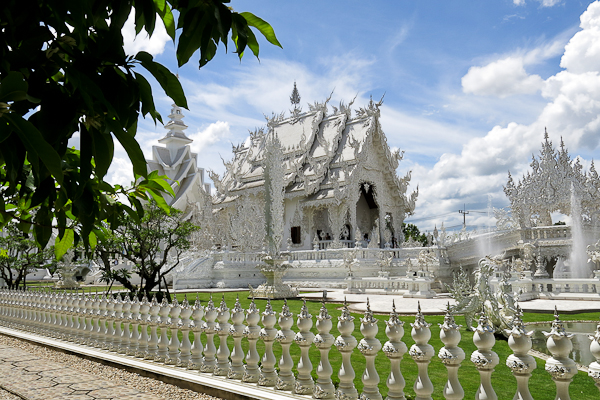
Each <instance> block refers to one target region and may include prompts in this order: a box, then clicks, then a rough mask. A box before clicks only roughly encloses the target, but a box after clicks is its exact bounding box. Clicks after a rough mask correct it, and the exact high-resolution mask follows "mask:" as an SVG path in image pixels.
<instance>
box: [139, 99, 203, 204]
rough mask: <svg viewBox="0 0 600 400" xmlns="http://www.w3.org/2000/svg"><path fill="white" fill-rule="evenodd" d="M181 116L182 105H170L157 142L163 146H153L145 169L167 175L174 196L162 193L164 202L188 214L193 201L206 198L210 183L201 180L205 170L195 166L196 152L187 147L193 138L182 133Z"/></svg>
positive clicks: (183, 126) (183, 125)
mask: <svg viewBox="0 0 600 400" xmlns="http://www.w3.org/2000/svg"><path fill="white" fill-rule="evenodd" d="M183 118H184V115H183V113H182V111H181V108H180V107H178V106H177V105H175V104H173V105H172V108H171V114H169V122H167V124H166V125H165V129H167V130H168V132H167V134H166V135H165V137H163V138H162V139H159V141H158V142H159V143H161V144H163V145H164V146H152V159H151V160H146V162H147V163H148V172H152V171H158V174H159V175H166V176H167V177H168V178H169V184H170V185H171V187H172V188H173V191H174V192H175V197H173V198H172V197H171V196H169V195H167V194H165V195H164V196H165V200H166V201H167V204H169V205H170V206H172V207H175V208H177V209H179V210H181V211H183V212H184V213H186V214H190V213H191V211H192V210H193V209H194V207H193V206H194V205H195V204H197V203H198V202H205V201H206V200H205V198H206V194H210V184H209V183H205V182H204V169H203V168H199V167H198V155H197V154H196V153H192V150H191V149H190V143H192V142H193V140H192V139H190V138H188V137H187V136H186V134H185V133H184V130H185V129H187V126H186V125H185V124H184V123H183Z"/></svg>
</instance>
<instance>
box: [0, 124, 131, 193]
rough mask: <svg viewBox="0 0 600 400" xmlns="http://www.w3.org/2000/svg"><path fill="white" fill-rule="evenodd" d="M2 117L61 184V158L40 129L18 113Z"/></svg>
mask: <svg viewBox="0 0 600 400" xmlns="http://www.w3.org/2000/svg"><path fill="white" fill-rule="evenodd" d="M4 118H6V119H7V120H8V122H9V123H10V124H11V126H12V127H13V128H14V131H15V132H16V133H17V135H18V136H19V138H20V139H21V141H22V142H23V144H24V145H25V148H27V151H29V152H31V153H33V154H34V155H35V156H37V157H38V158H39V159H40V160H42V162H43V163H44V165H45V166H46V168H48V171H50V173H51V174H52V175H53V176H54V178H55V179H56V180H57V181H58V183H61V184H62V180H63V173H62V160H61V158H60V156H59V155H58V153H57V152H56V150H54V148H53V147H52V146H50V144H49V143H48V142H47V141H46V140H45V139H44V137H43V136H42V134H41V133H40V131H38V130H37V128H36V127H35V126H34V125H33V124H32V123H31V122H29V121H27V120H25V119H23V117H21V116H20V115H14V114H6V115H4ZM140 151H141V150H140ZM28 158H29V157H28Z"/></svg>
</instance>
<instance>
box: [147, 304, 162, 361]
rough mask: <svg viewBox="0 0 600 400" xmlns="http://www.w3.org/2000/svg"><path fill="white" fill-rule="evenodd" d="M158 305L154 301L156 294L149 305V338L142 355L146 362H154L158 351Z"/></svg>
mask: <svg viewBox="0 0 600 400" xmlns="http://www.w3.org/2000/svg"><path fill="white" fill-rule="evenodd" d="M160 308H161V307H160V304H158V301H157V300H156V294H155V295H153V296H152V303H150V310H149V311H148V312H149V317H148V324H149V325H150V338H149V339H148V350H147V351H146V354H145V355H144V359H146V360H154V358H155V357H156V354H157V351H158V333H157V330H158V324H159V322H160V317H159V316H158V313H159V312H160Z"/></svg>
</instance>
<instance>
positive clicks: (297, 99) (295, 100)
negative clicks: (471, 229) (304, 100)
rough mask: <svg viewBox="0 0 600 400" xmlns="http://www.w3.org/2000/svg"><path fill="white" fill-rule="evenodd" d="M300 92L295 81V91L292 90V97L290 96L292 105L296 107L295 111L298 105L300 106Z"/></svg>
mask: <svg viewBox="0 0 600 400" xmlns="http://www.w3.org/2000/svg"><path fill="white" fill-rule="evenodd" d="M300 99H301V97H300V92H298V88H297V87H296V81H294V89H293V90H292V95H291V96H290V103H292V105H293V106H294V110H296V109H297V108H299V107H298V105H299V104H300Z"/></svg>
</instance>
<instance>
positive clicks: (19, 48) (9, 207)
mask: <svg viewBox="0 0 600 400" xmlns="http://www.w3.org/2000/svg"><path fill="white" fill-rule="evenodd" d="M226 3H228V0H207V1H193V0H189V1H188V0H166V1H164V0H135V1H131V0H129V1H128V0H26V1H17V0H5V1H4V2H3V3H2V7H0V227H2V226H3V225H5V224H6V223H8V222H9V221H11V220H17V221H19V229H20V230H21V231H22V232H24V233H29V232H31V231H32V232H33V235H34V238H35V240H36V241H37V242H38V243H39V244H40V245H41V246H42V247H45V246H46V244H47V243H48V242H49V241H50V237H51V234H52V230H53V228H58V240H57V241H56V253H57V254H56V255H57V257H58V258H60V257H61V256H62V255H63V254H64V253H65V252H66V250H67V249H68V248H69V247H71V246H72V245H73V244H74V243H76V242H77V241H78V240H80V239H83V241H84V242H85V244H86V245H91V246H92V247H93V246H94V244H95V241H96V237H95V235H94V233H93V229H94V227H96V226H99V225H100V223H101V221H107V222H108V223H109V224H111V225H112V226H113V227H114V226H115V223H117V221H118V219H119V216H120V215H121V214H122V213H123V212H127V213H129V215H130V216H131V218H134V219H139V218H140V217H141V216H142V215H143V209H142V207H141V202H140V200H147V199H148V198H149V197H152V198H154V199H155V201H157V202H158V203H159V204H161V205H163V206H166V204H165V203H164V200H163V199H162V196H161V192H163V191H167V192H169V191H170V187H169V186H168V185H167V184H166V183H165V181H164V180H163V179H162V178H161V177H159V176H158V175H156V174H148V172H147V169H146V161H145V158H144V154H143V153H142V150H141V149H140V146H139V144H138V142H137V141H136V138H135V134H136V130H137V122H138V119H139V117H140V116H149V117H150V118H152V119H153V120H154V121H155V122H156V121H161V122H162V119H161V116H160V114H159V113H158V112H157V111H156V108H155V105H154V100H153V94H152V90H151V86H150V83H149V82H148V80H147V79H146V78H145V77H144V76H143V75H141V74H140V73H139V68H143V69H145V70H146V71H147V72H148V73H149V74H151V75H152V76H153V77H154V79H156V81H157V82H158V83H159V84H160V86H161V87H162V89H163V90H164V92H165V94H166V95H167V96H168V97H170V98H172V99H173V101H174V102H175V103H176V104H177V105H179V106H181V107H187V102H186V99H185V96H184V93H183V90H182V87H181V84H180V83H179V80H178V79H177V77H176V76H175V75H174V74H172V73H171V72H170V71H169V70H168V69H167V68H165V67H164V66H163V65H161V64H159V63H157V62H156V61H154V60H153V57H152V56H151V55H150V54H148V53H146V52H143V51H141V52H139V53H137V54H136V55H135V56H127V55H126V54H125V50H124V47H123V35H122V33H121V31H122V29H123V26H124V24H125V22H126V21H127V19H128V17H129V16H130V14H131V13H134V15H135V27H136V32H137V33H140V32H142V30H144V31H145V32H146V33H148V34H149V35H152V33H153V32H154V29H155V26H156V23H162V24H164V26H165V28H166V30H167V32H168V34H169V35H170V37H171V38H172V39H173V41H176V42H177V60H178V63H179V65H180V66H181V65H183V64H185V63H186V62H188V60H189V59H190V57H191V56H192V55H193V54H194V53H195V52H196V51H197V50H200V58H199V65H200V66H203V65H205V64H206V63H207V62H208V61H210V60H211V59H212V58H213V57H214V55H215V53H216V50H217V47H218V45H219V44H224V45H225V47H226V48H227V44H228V42H229V40H230V39H231V40H232V42H233V43H234V46H235V52H236V53H237V54H238V56H239V57H242V55H243V54H244V50H245V49H246V47H248V48H250V49H251V51H252V52H253V53H254V55H256V56H258V51H259V46H258V42H257V40H256V37H255V35H254V33H253V31H252V30H251V27H253V28H255V29H257V30H258V31H259V32H261V33H262V34H263V35H264V36H265V38H266V39H267V40H268V41H269V42H271V43H273V44H275V45H278V46H280V44H279V42H278V41H277V38H276V37H275V34H274V32H273V29H272V28H271V26H270V25H269V24H268V23H266V22H265V21H263V20H262V19H260V18H258V17H256V16H254V15H253V14H251V13H237V12H235V11H233V10H232V9H230V8H229V7H227V6H226ZM173 11H177V13H178V15H179V18H178V19H177V22H176V21H175V17H174V14H173ZM176 39H177V40H176ZM115 138H116V140H117V141H118V142H119V143H120V144H121V145H122V146H123V148H124V149H125V150H126V151H127V154H128V155H129V158H130V160H131V162H132V163H133V171H134V173H135V175H136V176H137V177H141V178H142V179H140V180H138V181H137V184H136V185H135V186H134V187H133V188H132V189H125V188H123V187H121V186H119V185H114V186H113V185H110V184H109V183H108V182H106V180H105V177H106V174H107V171H108V168H109V167H110V165H111V162H112V160H113V154H114V139H115ZM70 140H75V141H78V142H79V145H78V146H77V147H78V149H75V148H72V147H70V145H69V141H70ZM117 195H120V197H119V196H117ZM118 198H127V201H128V203H129V204H130V205H126V204H124V203H122V202H120V201H117V199H118ZM34 210H35V213H34V212H32V211H34Z"/></svg>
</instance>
